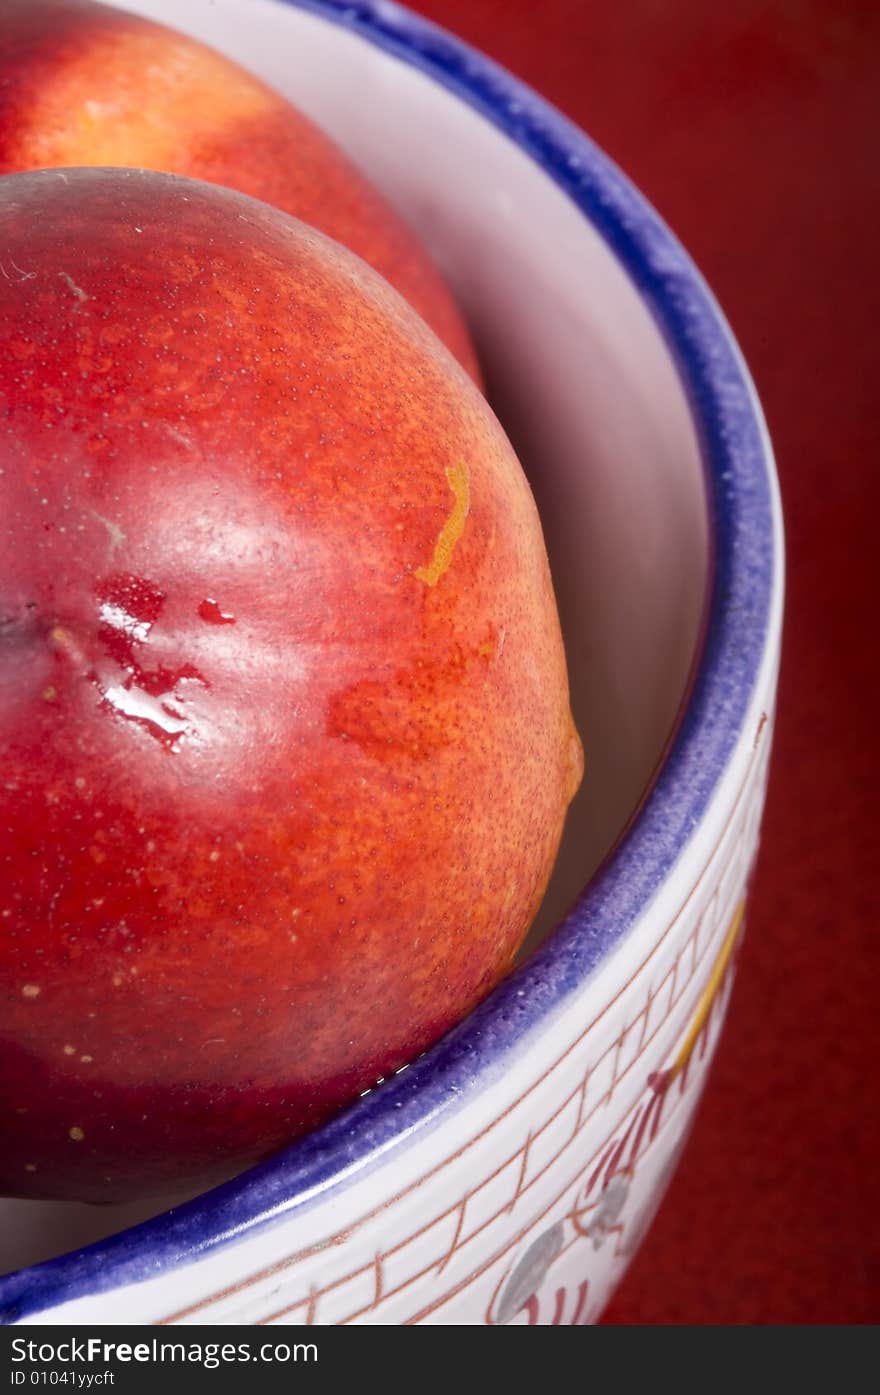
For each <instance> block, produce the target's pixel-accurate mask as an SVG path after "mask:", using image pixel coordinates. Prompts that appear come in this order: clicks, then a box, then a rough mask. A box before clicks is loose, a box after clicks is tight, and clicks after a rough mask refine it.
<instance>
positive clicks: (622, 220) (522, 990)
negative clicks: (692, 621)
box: [0, 0, 781, 1324]
mask: <svg viewBox="0 0 880 1395" xmlns="http://www.w3.org/2000/svg"><path fill="white" fill-rule="evenodd" d="M276 3H279V4H285V5H291V6H293V7H294V8H298V9H301V10H304V11H307V12H310V13H312V14H315V15H317V16H320V17H321V18H322V19H325V20H329V21H331V22H333V23H335V24H338V25H340V26H341V27H343V28H344V29H347V30H349V31H351V32H353V33H354V34H356V35H358V36H360V37H361V38H363V39H365V40H367V41H368V42H370V43H372V44H375V45H377V46H378V47H379V48H381V49H383V50H384V51H385V52H386V53H389V54H391V55H392V56H394V57H396V58H399V59H401V60H403V61H404V62H406V63H408V64H410V65H411V66H413V67H415V68H416V69H418V70H420V71H421V72H422V73H424V74H426V75H427V76H429V77H431V78H432V79H434V80H435V81H437V82H439V83H440V84H441V85H442V86H444V87H446V88H447V89H449V90H450V91H451V92H452V93H453V94H455V96H457V97H458V98H460V99H461V100H463V101H464V102H466V103H467V104H468V105H470V106H471V107H473V108H474V109H475V110H476V111H477V112H479V113H481V114H482V115H483V116H484V117H486V119H487V120H489V121H490V122H491V123H492V124H493V125H494V126H496V127H497V128H498V129H499V130H500V131H501V132H502V133H503V134H504V135H506V136H507V137H509V138H510V139H511V140H513V141H514V142H515V143H516V144H517V145H518V146H519V147H520V148H521V149H522V150H523V151H524V152H525V153H526V154H527V155H528V156H530V157H531V158H532V159H533V160H534V161H535V162H536V163H537V164H538V165H539V166H540V167H541V168H542V169H543V170H544V172H545V173H546V174H547V175H549V177H550V178H551V179H552V180H553V181H554V182H555V183H556V184H557V185H558V186H559V187H560V188H561V189H562V190H563V192H564V193H565V194H566V195H567V196H568V197H569V198H570V199H571V200H572V202H573V203H574V204H576V205H577V207H578V208H579V209H580V210H581V211H582V212H583V213H584V215H585V216H586V217H587V218H588V220H589V221H590V222H591V223H592V225H593V226H594V227H595V228H596V229H597V231H598V232H599V233H600V234H601V236H602V237H603V239H604V240H605V242H606V243H607V245H608V246H609V247H610V248H611V250H612V251H613V252H614V253H615V254H616V256H617V258H618V259H619V261H620V262H621V263H622V265H623V267H624V268H625V270H626V271H627V272H628V274H629V276H630V278H631V280H632V281H633V282H634V284H635V285H636V286H637V288H638V289H639V291H640V293H641V295H642V297H643V298H644V301H645V303H646V305H647V306H648V308H649V310H650V311H651V312H652V314H653V316H654V318H655V320H656V322H657V324H658V325H659V328H660V330H661V333H662V334H663V336H664V338H665V340H666V343H667V346H668V348H669V349H670V352H671V353H672V355H673V357H674V359H675V361H676V363H677V367H678V370H679V374H680V377H681V380H682V383H683V385H684V389H685V391H686V393H687V396H688V398H689V401H690V404H691V409H692V412H693V415H694V419H695V423H696V426H697V430H698V435H699V444H700V450H701V454H702V459H703V465H704V470H705V474H706V478H707V484H708V495H709V508H710V515H711V518H710V525H711V531H712V534H713V542H714V548H715V556H714V577H713V588H712V595H711V599H710V603H709V607H708V614H707V621H706V626H705V633H704V640H703V650H702V656H701V659H700V662H699V663H698V665H697V667H696V671H695V676H694V679H693V683H692V687H691V692H690V697H689V701H688V704H687V707H686V709H685V711H684V713H683V715H682V718H681V720H680V722H679V726H678V729H677V732H676V734H675V737H674V739H673V741H672V742H671V744H670V747H669V749H668V751H667V754H666V757H665V760H664V762H663V763H662V765H661V767H660V769H659V770H658V773H657V775H656V778H655V780H654V783H653V785H652V787H651V789H650V790H649V792H648V794H647V796H646V798H645V800H644V801H643V803H642V806H641V808H640V810H639V813H638V817H637V818H636V819H635V820H634V821H633V822H632V824H631V825H630V827H629V829H628V831H627V832H626V833H625V835H624V837H623V838H622V839H621V841H620V842H619V843H618V845H617V847H616V848H615V850H614V852H613V853H612V855H611V856H610V857H609V858H608V859H607V861H606V862H605V863H604V864H603V866H602V868H601V869H600V871H599V873H598V875H597V876H596V877H595V878H594V879H593V880H592V881H591V883H590V885H589V886H588V888H587V889H586V890H585V892H584V893H583V894H582V895H581V897H580V899H579V900H578V901H577V902H576V904H575V905H574V907H573V908H572V910H571V911H570V912H569V914H568V916H567V917H566V918H565V920H564V921H563V922H562V923H561V925H560V926H559V927H558V928H557V929H556V930H555V931H554V933H553V935H552V936H551V937H550V938H549V940H548V941H547V942H545V944H544V945H543V946H542V947H541V948H540V949H539V950H538V951H537V953H536V954H535V955H533V956H532V958H530V959H529V960H528V961H527V963H525V964H524V965H523V966H522V967H521V968H519V969H518V970H517V971H516V972H515V973H513V974H512V975H511V976H510V977H509V978H508V979H506V980H505V981H504V982H503V983H502V984H501V985H500V986H499V987H498V988H497V989H495V991H494V992H493V993H492V994H491V995H490V997H489V998H488V999H486V1001H485V1002H484V1003H483V1004H482V1005H481V1006H480V1007H479V1008H478V1009H477V1010H476V1011H474V1012H473V1013H472V1014H471V1015H470V1016H469V1017H468V1018H467V1020H466V1021H465V1022H464V1023H462V1024H461V1025H460V1026H459V1027H458V1028H456V1029H455V1030H454V1031H452V1032H451V1033H449V1034H448V1035H447V1036H446V1037H445V1038H444V1039H443V1040H442V1041H441V1042H439V1043H438V1044H437V1045H436V1046H434V1047H433V1048H432V1049H431V1050H430V1051H428V1052H427V1053H426V1054H425V1055H424V1056H422V1057H420V1058H419V1060H417V1061H416V1062H414V1063H413V1064H412V1065H411V1066H410V1067H408V1068H407V1069H406V1070H404V1071H403V1072H401V1073H400V1074H398V1075H397V1076H395V1077H394V1078H393V1079H391V1080H388V1081H386V1082H385V1083H384V1084H383V1085H381V1086H380V1087H379V1088H377V1089H376V1090H374V1091H371V1092H370V1093H369V1094H367V1095H365V1096H364V1097H363V1098H361V1099H360V1100H359V1101H357V1102H356V1103H355V1104H354V1105H352V1106H350V1107H349V1108H348V1109H346V1110H344V1111H343V1112H342V1113H341V1114H339V1115H337V1116H336V1117H335V1118H334V1119H332V1120H331V1121H330V1122H329V1123H328V1124H326V1125H324V1126H323V1127H321V1128H320V1129H318V1130H316V1131H315V1132H314V1133H312V1134H310V1135H308V1136H307V1137H305V1138H303V1139H301V1140H300V1141H299V1142H297V1143H295V1144H293V1145H291V1147H289V1148H287V1149H285V1150H284V1151H282V1152H281V1153H279V1154H277V1155H276V1156H275V1157H273V1158H272V1159H270V1160H269V1161H268V1162H266V1163H263V1164H261V1165H259V1166H257V1167H255V1168H252V1169H251V1170H249V1171H248V1172H246V1173H244V1174H242V1175H241V1176H240V1177H238V1178H236V1179H235V1180H233V1181H231V1182H228V1183H225V1184H224V1185H222V1186H220V1187H218V1188H215V1189H214V1190H212V1191H210V1192H207V1193H205V1194H204V1195H203V1196H200V1197H197V1198H196V1199H195V1200H194V1201H191V1202H187V1203H185V1204H183V1205H181V1206H179V1207H175V1208H174V1209H173V1210H171V1211H168V1212H165V1213H164V1214H163V1215H161V1216H158V1217H156V1218H155V1219H153V1220H150V1221H145V1222H143V1223H142V1224H140V1225H137V1226H134V1227H132V1228H131V1229H129V1230H125V1231H122V1232H121V1233H120V1234H117V1235H115V1236H111V1237H110V1238H109V1239H106V1240H101V1241H98V1242H96V1243H95V1244H92V1245H89V1246H87V1247H85V1248H83V1249H79V1250H74V1251H72V1252H70V1253H69V1254H66V1255H62V1256H60V1257H59V1258H57V1259H50V1260H46V1261H44V1262H43V1263H41V1264H37V1265H34V1266H32V1267H31V1268H28V1269H20V1270H17V1271H15V1272H13V1273H11V1274H9V1275H7V1276H5V1277H4V1278H0V1322H2V1323H4V1324H9V1323H15V1322H17V1321H20V1320H21V1319H22V1318H24V1317H28V1316H31V1315H33V1314H36V1313H39V1312H43V1311H45V1310H46V1309H47V1308H52V1307H55V1306H56V1305H58V1304H61V1303H65V1302H69V1301H72V1300H74V1299H77V1298H82V1297H85V1296H88V1295H93V1294H96V1293H100V1292H106V1291H107V1290H110V1289H117V1288H120V1287H123V1286H125V1285H127V1284H132V1283H138V1282H141V1281H144V1280H146V1279H149V1278H155V1277H157V1276H159V1275H161V1274H162V1272H163V1271H165V1270H167V1269H169V1268H173V1267H175V1266H177V1265H181V1264H187V1263H190V1262H193V1261H194V1260H196V1259H199V1258H201V1257H203V1256H205V1255H206V1254H207V1253H208V1252H209V1251H211V1250H213V1249H215V1248H216V1247H217V1246H221V1245H225V1244H228V1243H230V1242H231V1241H234V1240H235V1239H237V1238H241V1237H242V1236H243V1235H244V1234H247V1235H252V1234H254V1233H255V1231H256V1230H257V1229H259V1228H260V1227H262V1226H263V1225H266V1224H268V1223H269V1222H271V1221H272V1220H273V1219H274V1218H276V1217H278V1216H279V1215H281V1214H285V1213H287V1214H290V1213H292V1212H294V1211H295V1210H299V1209H302V1208H303V1207H305V1206H307V1205H309V1204H310V1203H313V1202H315V1201H316V1200H318V1199H319V1198H324V1197H326V1195H327V1194H328V1192H330V1191H332V1190H333V1189H334V1188H336V1187H339V1186H342V1185H344V1184H345V1182H346V1180H347V1179H349V1178H350V1177H352V1175H356V1176H357V1177H358V1178H360V1177H362V1176H363V1175H364V1173H365V1171H367V1170H368V1169H370V1168H371V1167H372V1166H375V1165H376V1164H377V1163H378V1162H379V1161H380V1159H381V1158H382V1157H383V1156H385V1155H387V1153H388V1151H389V1149H393V1148H394V1147H395V1145H400V1144H402V1143H403V1142H405V1140H406V1139H408V1138H410V1137H411V1136H412V1135H413V1134H414V1133H415V1132H418V1133H419V1135H420V1136H421V1135H423V1134H424V1132H425V1130H426V1129H428V1128H429V1127H433V1126H435V1125H436V1124H437V1123H438V1122H439V1121H440V1119H441V1118H443V1117H445V1116H446V1114H447V1113H448V1111H449V1110H450V1109H453V1108H457V1107H458V1106H459V1105H460V1104H461V1103H462V1102H463V1101H465V1100H466V1099H467V1098H468V1097H469V1096H470V1095H471V1094H472V1091H473V1090H474V1088H475V1087H479V1088H481V1087H483V1086H484V1085H485V1084H486V1083H487V1082H488V1081H490V1080H491V1079H493V1078H495V1077H496V1076H497V1074H498V1073H499V1071H500V1070H501V1069H502V1068H503V1065H504V1063H505V1061H506V1059H507V1058H508V1057H509V1053H511V1052H512V1051H514V1050H516V1049H517V1048H518V1047H521V1044H522V1041H523V1038H524V1037H527V1036H531V1034H532V1032H533V1031H534V1030H535V1029H536V1028H537V1027H538V1026H539V1024H540V1023H541V1022H542V1021H543V1020H545V1019H546V1018H547V1016H548V1014H550V1013H551V1012H555V1011H556V1010H557V1009H558V1008H559V1007H560V1005H561V1004H562V1003H563V1002H564V1001H565V1000H566V999H567V998H568V997H569V995H570V994H571V993H572V992H573V991H575V990H576V989H578V988H580V987H582V986H583V984H584V982H585V980H586V979H587V978H588V977H589V976H591V975H592V973H593V972H594V971H595V969H596V967H597V965H598V964H599V963H600V961H601V960H602V958H603V957H604V956H605V955H606V954H607V953H608V952H609V950H610V949H611V948H612V947H614V946H615V945H617V944H618V943H619V941H620V939H621V937H622V936H623V935H624V934H625V933H626V931H627V930H628V929H629V927H631V926H632V925H633V924H634V923H635V921H636V920H637V919H638V917H639V915H640V913H641V912H642V911H643V910H644V908H645V906H646V905H647V903H648V902H649V901H650V899H651V898H652V896H653V895H654V894H655V892H656V891H657V890H658V888H659V887H660V885H661V884H662V882H663V880H664V879H665V877H666V876H667V874H668V873H669V871H670V869H671V868H672V866H673V864H674V863H675V862H676V861H677V860H678V859H679V857H680V856H681V854H682V852H683V851H684V849H685V847H686V845H687V843H688V841H689V839H690V838H691V836H692V834H693V832H694V830H695V829H696V827H697V825H698V824H699V822H700V819H701V817H702V815H703V814H704V812H705V810H706V807H707V805H708V803H709V801H710V799H711V797H712V795H713V793H714V791H715V790H716V788H717V786H718V783H719V781H720V779H721V776H722V774H723V773H724V770H725V767H726V765H727V762H728V760H729V759H730V756H731V754H732V752H733V750H734V748H735V746H736V744H737V741H738V739H739V738H740V736H741V734H742V729H743V722H744V718H745V715H746V712H747V709H748V707H749V703H750V699H751V697H752V694H753V692H754V689H755V685H756V682H757V679H758V675H759V672H760V669H761V666H762V662H763V660H764V656H765V653H766V649H767V645H768V642H769V641H770V639H771V634H770V627H771V618H772V614H773V602H774V585H775V583H776V582H779V580H780V577H781V556H780V555H779V541H778V538H779V533H778V518H775V516H774V501H775V475H774V469H773V461H772V454H771V450H770V445H769V441H768V439H767V434H766V430H765V428H764V423H763V419H762V417H761V412H760V407H759V406H758V403H757V398H756V396H755V393H754V389H753V388H752V385H751V382H750V380H749V377H748V374H747V371H746V369H745V366H744V364H743V362H742V358H741V356H740V353H739V350H738V348H737V346H736V343H735V341H734V339H733V336H732V334H731V332H730V330H729V329H728V327H727V325H726V323H725V321H724V319H723V317H722V315H721V313H720V311H719V309H718V307H717V305H716V304H715V301H714V300H713V298H712V296H711V293H710V292H709V291H708V289H707V287H706V286H705V284H704V282H703V280H702V278H701V276H700V274H699V272H698V271H697V270H696V268H695V267H694V266H693V263H692V262H691V261H690V259H689V258H688V257H687V255H686V253H684V251H683V250H682V248H681V247H680V245H679V244H678V242H677V241H676V239H675V238H674V237H673V235H672V233H671V232H670V231H669V230H668V229H667V228H666V226H665V224H664V223H663V222H662V221H661V220H660V218H659V217H658V216H657V214H656V213H655V212H654V211H653V209H652V208H651V207H650V205H648V204H647V203H646V201H645V200H644V199H643V197H642V196H641V195H640V194H639V193H638V191H637V190H636V189H635V188H634V187H633V185H631V184H630V183H629V181H628V180H627V179H626V177H625V176H624V175H623V174H622V173H621V172H620V171H619V170H618V169H617V168H616V166H615V165H614V164H613V163H612V162H611V161H610V160H609V159H608V157H607V156H605V155H603V154H602V153H601V151H599V150H598V149H597V147H596V146H595V145H593V143H592V142H591V141H590V140H589V138H588V137H587V136H585V135H584V134H583V132H581V131H580V130H578V129H577V127H575V126H573V125H572V124H571V123H570V122H569V121H567V120H566V119H565V118H564V117H563V116H561V115H560V113H559V112H557V111H556V110H555V109H554V108H553V107H551V106H550V105H549V104H548V103H547V102H545V101H543V99H542V98H540V97H538V96H537V95H536V94H535V93H534V92H532V91H531V89H530V88H528V87H526V86H524V85H523V84H522V83H521V82H519V81H518V80H517V79H516V78H514V77H513V76H511V75H510V74H509V73H508V72H506V71H505V70H504V69H503V68H501V67H499V66H498V65H497V64H495V63H494V62H492V61H491V60H490V59H488V58H486V57H485V56H483V55H482V54H480V53H478V52H477V51H476V50H474V49H472V48H470V47H469V46H467V45H466V44H464V43H462V42H461V41H460V40H458V39H455V38H453V37H452V36H451V35H450V34H448V33H447V32H446V31H445V30H442V29H440V28H438V27H437V26H436V25H434V24H432V23H430V22H429V21H427V20H424V19H421V18H419V17H418V16H417V15H414V14H412V13H411V12H410V11H408V10H405V9H403V8H401V7H399V6H397V5H394V4H390V3H388V2H387V0H354V2H352V0H276ZM780 584H781V583H780ZM777 599H778V597H777Z"/></svg>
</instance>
